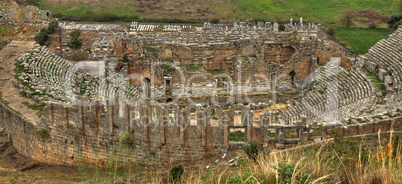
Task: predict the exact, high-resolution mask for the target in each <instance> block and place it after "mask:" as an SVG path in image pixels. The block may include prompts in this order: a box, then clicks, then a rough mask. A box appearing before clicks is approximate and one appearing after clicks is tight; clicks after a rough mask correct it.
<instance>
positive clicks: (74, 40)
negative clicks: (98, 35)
mask: <svg viewBox="0 0 402 184" xmlns="http://www.w3.org/2000/svg"><path fill="white" fill-rule="evenodd" d="M80 34H81V33H80V31H78V30H77V31H73V32H71V34H70V37H71V41H70V42H69V43H68V44H67V45H68V47H70V48H71V49H75V50H76V49H81V47H82V41H80Z"/></svg>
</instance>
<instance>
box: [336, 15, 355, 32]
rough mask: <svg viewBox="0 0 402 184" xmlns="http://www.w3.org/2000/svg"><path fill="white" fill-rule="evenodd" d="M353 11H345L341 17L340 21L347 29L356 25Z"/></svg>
mask: <svg viewBox="0 0 402 184" xmlns="http://www.w3.org/2000/svg"><path fill="white" fill-rule="evenodd" d="M354 16H355V15H354V14H353V11H345V12H343V13H342V15H341V17H340V20H339V21H340V23H341V25H343V26H345V27H346V29H349V28H350V27H351V26H353V25H354V23H353V18H354Z"/></svg>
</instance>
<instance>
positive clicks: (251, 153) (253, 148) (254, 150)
mask: <svg viewBox="0 0 402 184" xmlns="http://www.w3.org/2000/svg"><path fill="white" fill-rule="evenodd" d="M243 149H244V152H246V154H247V156H248V158H250V159H253V160H254V161H255V160H256V158H257V156H258V154H260V153H261V152H262V146H261V145H260V143H259V142H258V141H256V140H252V141H250V143H249V144H245V145H244V147H243Z"/></svg>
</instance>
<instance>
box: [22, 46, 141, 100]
mask: <svg viewBox="0 0 402 184" xmlns="http://www.w3.org/2000/svg"><path fill="white" fill-rule="evenodd" d="M20 59H21V61H22V66H23V67H24V70H25V72H26V73H27V76H28V80H27V81H26V82H27V83H28V85H29V87H30V88H31V89H42V90H41V92H42V93H43V94H44V96H45V97H46V98H49V99H52V100H55V101H62V102H67V103H71V104H74V103H75V100H76V99H77V95H86V97H87V98H86V99H103V100H111V99H115V97H117V96H118V95H120V96H121V95H124V99H126V100H130V99H137V98H138V96H139V93H138V89H137V88H135V87H133V86H130V85H124V87H123V84H124V83H123V80H124V78H123V77H121V76H120V78H122V79H120V78H119V76H113V78H112V79H109V78H108V79H99V78H97V77H92V76H90V75H88V74H85V73H84V72H82V71H81V70H80V69H79V67H78V65H75V64H73V63H72V62H70V61H68V60H65V59H63V58H61V57H59V56H58V55H56V54H54V53H52V52H50V51H49V50H48V49H47V48H46V47H42V46H38V47H37V48H34V50H33V51H32V52H30V53H29V54H26V55H24V56H22V57H21V58H20Z"/></svg>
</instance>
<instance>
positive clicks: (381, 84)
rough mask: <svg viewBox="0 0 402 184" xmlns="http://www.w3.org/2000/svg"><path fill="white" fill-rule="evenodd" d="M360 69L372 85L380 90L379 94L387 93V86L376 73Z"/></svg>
mask: <svg viewBox="0 0 402 184" xmlns="http://www.w3.org/2000/svg"><path fill="white" fill-rule="evenodd" d="M361 71H362V72H363V73H364V74H365V75H366V76H367V77H368V78H369V79H371V81H372V82H373V83H374V86H375V87H376V88H377V90H378V91H381V96H382V97H385V96H387V94H388V91H387V88H386V87H385V85H384V82H382V81H381V80H380V79H379V78H378V77H377V76H376V75H374V74H372V73H371V72H369V71H368V70H366V69H364V68H362V69H361Z"/></svg>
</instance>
